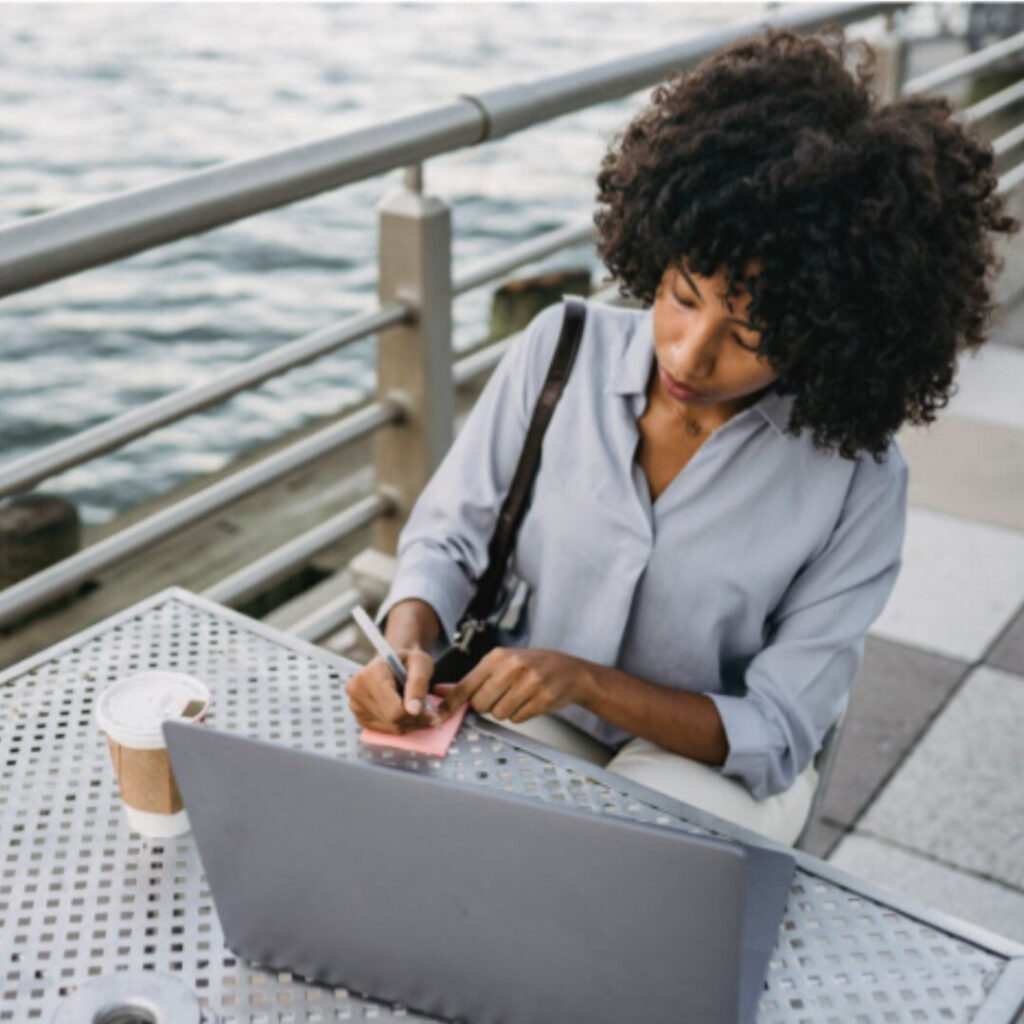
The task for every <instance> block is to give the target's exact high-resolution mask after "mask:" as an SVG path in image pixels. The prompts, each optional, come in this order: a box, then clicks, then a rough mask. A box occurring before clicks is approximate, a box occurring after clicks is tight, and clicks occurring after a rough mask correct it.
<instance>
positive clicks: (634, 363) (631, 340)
mask: <svg viewBox="0 0 1024 1024" xmlns="http://www.w3.org/2000/svg"><path fill="white" fill-rule="evenodd" d="M653 365H654V311H653V309H647V310H644V312H643V313H642V314H641V315H640V316H638V317H637V318H636V319H635V320H634V321H633V330H632V332H631V333H630V334H629V336H628V337H627V338H626V341H625V344H624V345H623V346H622V349H621V351H620V352H619V354H618V358H617V359H613V360H612V372H611V375H610V379H609V381H608V383H607V384H606V385H605V389H604V390H605V393H606V394H612V395H643V394H644V393H645V392H646V390H647V381H648V378H649V377H650V374H651V367H652V366H653ZM793 398H794V396H793V395H782V394H779V391H778V388H777V387H776V386H774V385H773V386H772V387H771V388H770V389H769V390H768V391H766V392H765V393H764V394H763V395H762V396H761V397H760V398H759V399H758V400H757V401H756V402H755V403H754V404H753V405H752V406H750V408H751V409H755V410H756V411H757V412H758V413H760V414H761V416H763V417H764V419H766V420H767V421H768V422H769V423H770V424H771V425H772V426H773V427H774V428H775V429H776V431H777V432H778V433H780V434H782V433H784V432H785V429H786V426H787V425H788V424H789V414H790V409H791V408H792V405H793Z"/></svg>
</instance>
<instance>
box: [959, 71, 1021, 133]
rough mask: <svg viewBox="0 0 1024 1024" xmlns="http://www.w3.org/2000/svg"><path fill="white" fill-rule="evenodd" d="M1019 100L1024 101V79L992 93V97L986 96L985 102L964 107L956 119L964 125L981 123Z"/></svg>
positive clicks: (980, 101)
mask: <svg viewBox="0 0 1024 1024" xmlns="http://www.w3.org/2000/svg"><path fill="white" fill-rule="evenodd" d="M1019 99H1024V78H1022V79H1021V80H1020V81H1019V82H1014V83H1013V85H1008V86H1007V87H1006V88H1005V89H1000V90H999V92H994V93H992V95H991V96H986V97H985V98H984V99H983V100H978V102H977V103H974V104H972V105H971V106H969V107H964V109H963V110H960V111H958V112H957V114H956V117H957V118H958V119H959V120H960V121H962V122H963V123H964V124H972V123H973V122H975V121H980V120H981V119H982V118H983V117H988V116H989V114H994V113H996V111H999V110H1002V109H1003V107H1008V106H1009V105H1010V104H1011V103H1015V102H1016V101H1017V100H1019Z"/></svg>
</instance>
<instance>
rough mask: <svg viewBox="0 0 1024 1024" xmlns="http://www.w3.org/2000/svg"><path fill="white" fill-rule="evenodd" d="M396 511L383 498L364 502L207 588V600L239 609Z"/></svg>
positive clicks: (370, 498) (366, 499) (374, 497)
mask: <svg viewBox="0 0 1024 1024" xmlns="http://www.w3.org/2000/svg"><path fill="white" fill-rule="evenodd" d="M393 507H394V503H393V502H391V501H390V500H388V499H387V498H385V497H383V496H381V495H379V494H371V495H369V496H368V497H366V498H362V499H361V500H360V501H357V502H356V503H355V504H354V505H352V506H351V507H349V508H347V509H345V510H344V511H343V512H339V513H338V514H337V515H333V516H331V517H330V518H329V519H326V520H324V522H322V523H319V524H318V525H317V526H315V527H314V528H313V529H312V530H307V531H306V532H305V533H303V534H302V535H301V536H298V537H295V538H294V539H293V540H290V541H288V543H287V544H282V545H281V546H280V547H278V548H275V549H274V550H273V551H270V552H268V553H267V554H265V555H263V556H262V557H261V558H258V559H257V560H256V561H255V562H251V563H250V564H249V565H247V566H245V567H244V568H242V569H239V571H238V572H236V573H232V575H230V576H228V577H226V578H225V579H223V580H221V581H220V582H219V583H217V584H215V585H214V586H212V587H209V588H207V589H206V590H204V591H203V596H204V597H208V598H209V599H210V600H211V601H217V602H219V603H220V604H226V605H238V604H241V603H242V602H244V601H247V600H249V598H252V597H256V596H258V595H259V594H260V593H262V592H263V591H264V590H266V589H267V588H268V587H272V586H273V585H274V584H275V583H280V582H281V580H283V579H287V577H289V576H290V575H292V574H293V573H294V572H297V571H298V570H299V569H301V568H302V566H304V565H305V564H306V563H307V562H308V561H309V560H310V558H312V557H313V555H315V554H317V553H318V552H320V551H322V550H323V549H324V548H326V547H329V546H330V545H331V544H334V543H336V542H338V541H341V540H344V539H345V538H346V537H348V536H349V535H350V534H352V533H354V532H355V531H356V530H359V529H362V527H364V526H366V525H368V524H369V523H372V522H373V521H374V520H375V519H377V518H378V517H380V516H382V515H387V514H388V513H389V512H390V511H391V510H392V508H393Z"/></svg>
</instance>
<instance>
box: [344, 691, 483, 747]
mask: <svg viewBox="0 0 1024 1024" xmlns="http://www.w3.org/2000/svg"><path fill="white" fill-rule="evenodd" d="M442 700H443V698H442V697H439V696H438V695H437V694H436V693H428V694H427V704H428V706H429V707H431V708H434V709H436V708H437V707H438V705H439V704H440V703H441V702H442ZM468 708H469V702H468V701H467V702H466V703H465V704H463V705H462V707H460V708H459V709H458V710H457V711H455V712H454V713H453V714H452V716H451V717H450V718H448V719H447V720H446V721H444V722H442V723H441V724H440V725H432V726H428V727H427V728H426V729H414V730H413V731H412V732H404V733H402V734H401V735H397V736H396V735H393V734H392V733H389V732H378V731H377V730H376V729H363V731H362V733H361V734H360V736H359V738H360V739H361V740H362V741H363V743H369V744H370V745H371V746H376V747H393V748H395V749H396V750H411V751H414V752H415V753H417V754H427V755H429V756H430V757H444V756H445V754H447V753H448V748H449V747H450V746H451V745H452V741H453V740H454V739H455V734H456V733H457V732H458V731H459V726H460V725H462V720H463V719H464V718H465V717H466V711H467V709H468Z"/></svg>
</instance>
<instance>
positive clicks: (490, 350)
mask: <svg viewBox="0 0 1024 1024" xmlns="http://www.w3.org/2000/svg"><path fill="white" fill-rule="evenodd" d="M514 337H516V335H511V336H510V337H508V338H502V339H501V341H496V342H495V343H494V344H493V345H488V346H487V347H486V348H482V349H478V350H477V351H476V352H474V353H473V354H472V355H469V356H463V358H462V359H459V360H458V361H457V362H456V363H455V365H454V366H453V367H452V376H453V377H454V378H455V386H456V387H457V388H458V387H462V386H463V385H464V384H466V383H468V382H469V381H471V380H472V379H473V378H474V377H479V376H480V374H482V373H486V372H487V371H488V370H493V369H494V367H495V366H497V365H498V363H499V362H500V360H501V357H502V356H503V355H504V354H505V349H506V348H508V343H509V342H510V341H511V340H512V338H514Z"/></svg>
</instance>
